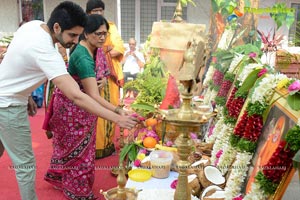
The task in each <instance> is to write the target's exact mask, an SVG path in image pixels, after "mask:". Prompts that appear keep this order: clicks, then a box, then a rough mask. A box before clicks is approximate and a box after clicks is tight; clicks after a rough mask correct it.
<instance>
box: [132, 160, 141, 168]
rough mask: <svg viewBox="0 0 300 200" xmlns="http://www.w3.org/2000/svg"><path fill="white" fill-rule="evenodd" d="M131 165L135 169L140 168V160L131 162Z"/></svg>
mask: <svg viewBox="0 0 300 200" xmlns="http://www.w3.org/2000/svg"><path fill="white" fill-rule="evenodd" d="M133 165H134V166H135V167H140V166H141V161H140V160H135V161H134V162H133Z"/></svg>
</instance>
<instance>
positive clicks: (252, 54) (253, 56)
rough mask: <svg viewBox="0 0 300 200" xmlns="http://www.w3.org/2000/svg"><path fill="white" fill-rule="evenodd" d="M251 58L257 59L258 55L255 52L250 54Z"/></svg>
mask: <svg viewBox="0 0 300 200" xmlns="http://www.w3.org/2000/svg"><path fill="white" fill-rule="evenodd" d="M248 56H249V58H255V57H256V56H257V54H256V53H255V52H251V53H249V55H248Z"/></svg>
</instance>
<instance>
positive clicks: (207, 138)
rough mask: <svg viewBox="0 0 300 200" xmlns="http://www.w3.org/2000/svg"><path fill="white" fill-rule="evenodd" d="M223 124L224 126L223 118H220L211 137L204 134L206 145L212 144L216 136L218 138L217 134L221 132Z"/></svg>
mask: <svg viewBox="0 0 300 200" xmlns="http://www.w3.org/2000/svg"><path fill="white" fill-rule="evenodd" d="M223 124H224V118H222V117H221V118H220V119H219V120H218V122H217V123H216V125H215V128H214V130H213V132H212V134H211V135H208V134H206V136H205V142H207V143H214V142H215V140H216V138H217V136H218V134H219V133H220V132H221V131H222V128H223Z"/></svg>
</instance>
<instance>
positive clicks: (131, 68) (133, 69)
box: [123, 50, 145, 74]
mask: <svg viewBox="0 0 300 200" xmlns="http://www.w3.org/2000/svg"><path fill="white" fill-rule="evenodd" d="M129 51H130V50H127V51H126V52H125V54H124V55H126V53H127V52H129ZM134 53H135V55H136V57H138V59H139V60H140V61H141V62H142V63H145V58H144V56H143V54H142V53H141V52H139V51H137V50H135V51H134ZM123 72H130V74H137V73H139V72H140V67H139V65H138V63H137V60H136V59H135V57H133V56H132V55H129V56H128V57H127V59H126V61H125V63H124V66H123Z"/></svg>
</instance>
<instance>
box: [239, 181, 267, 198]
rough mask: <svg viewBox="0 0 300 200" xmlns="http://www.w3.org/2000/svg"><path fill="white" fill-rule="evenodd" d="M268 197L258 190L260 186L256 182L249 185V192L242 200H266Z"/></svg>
mask: <svg viewBox="0 0 300 200" xmlns="http://www.w3.org/2000/svg"><path fill="white" fill-rule="evenodd" d="M267 197H268V195H267V194H265V193H264V192H263V190H262V189H261V188H260V185H259V184H258V183H257V182H254V183H252V185H251V192H250V193H248V194H246V196H244V198H243V199H244V200H252V199H255V200H265V199H267Z"/></svg>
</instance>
